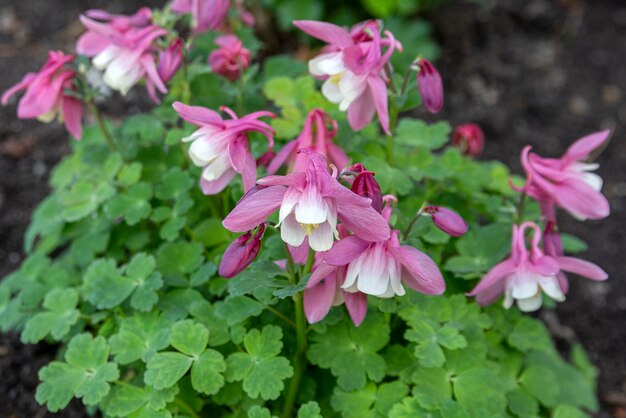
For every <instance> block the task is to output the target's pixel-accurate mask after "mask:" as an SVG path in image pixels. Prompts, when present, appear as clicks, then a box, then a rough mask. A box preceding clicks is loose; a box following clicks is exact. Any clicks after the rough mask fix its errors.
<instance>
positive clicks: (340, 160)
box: [326, 142, 350, 171]
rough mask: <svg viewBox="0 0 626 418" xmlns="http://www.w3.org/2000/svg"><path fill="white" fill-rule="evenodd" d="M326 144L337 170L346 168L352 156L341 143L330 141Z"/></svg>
mask: <svg viewBox="0 0 626 418" xmlns="http://www.w3.org/2000/svg"><path fill="white" fill-rule="evenodd" d="M326 146H327V147H328V155H329V157H330V160H331V161H332V162H333V164H335V165H336V166H337V170H339V171H341V170H343V169H344V168H346V166H347V165H348V161H350V158H349V157H348V156H347V155H346V153H345V152H344V150H342V149H341V147H340V146H339V145H336V144H333V143H332V142H328V143H327V144H326Z"/></svg>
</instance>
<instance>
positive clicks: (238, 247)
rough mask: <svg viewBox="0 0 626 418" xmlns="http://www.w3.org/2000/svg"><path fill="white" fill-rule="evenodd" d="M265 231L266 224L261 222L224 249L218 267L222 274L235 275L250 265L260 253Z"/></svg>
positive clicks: (223, 275)
mask: <svg viewBox="0 0 626 418" xmlns="http://www.w3.org/2000/svg"><path fill="white" fill-rule="evenodd" d="M264 233H265V224H261V225H259V226H258V227H257V228H255V229H254V230H251V231H248V232H246V233H245V234H243V235H241V236H240V237H238V238H237V239H235V240H234V241H233V242H232V243H231V244H230V245H229V246H228V248H227V249H226V251H224V255H223V256H222V261H221V262H220V266H219V269H218V273H219V274H220V276H222V277H226V278H231V277H235V276H236V275H238V274H239V273H241V272H242V271H243V270H244V269H245V268H246V267H248V266H249V265H250V264H251V263H252V262H253V261H254V259H255V258H256V256H257V255H258V254H259V250H260V249H261V239H262V238H263V234H264Z"/></svg>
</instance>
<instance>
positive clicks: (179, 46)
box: [157, 38, 183, 83]
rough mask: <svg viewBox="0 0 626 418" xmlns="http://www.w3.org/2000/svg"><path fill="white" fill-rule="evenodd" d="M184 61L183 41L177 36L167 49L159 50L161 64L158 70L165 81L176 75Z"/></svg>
mask: <svg viewBox="0 0 626 418" xmlns="http://www.w3.org/2000/svg"><path fill="white" fill-rule="evenodd" d="M182 63H183V41H182V40H181V39H180V38H176V39H174V40H173V41H172V43H170V45H169V46H168V47H167V49H166V50H165V51H160V52H159V65H158V67H157V72H158V73H159V77H161V80H163V82H164V83H167V82H168V81H170V80H171V79H172V77H174V76H175V75H176V72H177V71H178V69H179V68H180V66H181V64H182Z"/></svg>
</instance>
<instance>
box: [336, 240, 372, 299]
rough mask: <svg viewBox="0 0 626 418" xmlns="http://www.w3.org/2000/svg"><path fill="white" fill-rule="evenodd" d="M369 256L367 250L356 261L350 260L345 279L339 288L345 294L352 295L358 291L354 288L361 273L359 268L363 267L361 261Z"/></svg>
mask: <svg viewBox="0 0 626 418" xmlns="http://www.w3.org/2000/svg"><path fill="white" fill-rule="evenodd" d="M368 254H369V250H366V251H365V252H363V254H361V255H360V256H359V257H358V258H357V259H356V260H352V261H351V262H350V264H349V265H348V271H347V272H346V279H345V280H344V282H343V285H342V286H341V287H342V288H343V289H344V290H346V291H347V292H351V293H354V292H356V291H358V288H357V287H356V279H357V277H358V276H359V274H360V273H361V267H362V266H363V260H364V259H365V257H367V256H368Z"/></svg>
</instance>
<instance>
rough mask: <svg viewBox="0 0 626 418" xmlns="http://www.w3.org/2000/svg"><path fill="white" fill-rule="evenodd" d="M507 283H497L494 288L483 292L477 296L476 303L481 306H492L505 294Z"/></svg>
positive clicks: (488, 288)
mask: <svg viewBox="0 0 626 418" xmlns="http://www.w3.org/2000/svg"><path fill="white" fill-rule="evenodd" d="M505 286H506V283H505V281H499V282H496V283H495V284H494V285H493V286H491V287H487V288H485V289H484V290H481V291H480V293H478V294H477V295H476V302H478V304H479V305H481V306H486V305H490V304H492V303H493V302H495V300H496V299H498V298H499V297H500V295H502V293H504V288H505Z"/></svg>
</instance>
